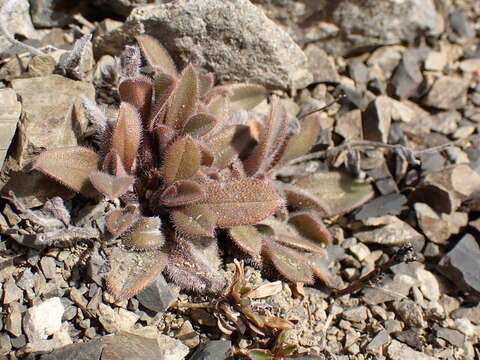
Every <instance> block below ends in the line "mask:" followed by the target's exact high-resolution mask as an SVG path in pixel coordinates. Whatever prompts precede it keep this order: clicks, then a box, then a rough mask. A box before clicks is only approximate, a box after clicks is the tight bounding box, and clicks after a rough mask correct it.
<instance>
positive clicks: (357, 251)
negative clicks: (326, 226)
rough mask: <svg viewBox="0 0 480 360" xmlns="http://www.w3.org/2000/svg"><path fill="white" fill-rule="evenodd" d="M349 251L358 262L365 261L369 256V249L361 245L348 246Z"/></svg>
mask: <svg viewBox="0 0 480 360" xmlns="http://www.w3.org/2000/svg"><path fill="white" fill-rule="evenodd" d="M349 250H350V252H351V253H352V254H353V255H355V257H356V258H357V259H358V260H359V261H363V260H365V259H366V258H367V257H368V256H369V255H370V249H369V248H368V246H367V245H365V244H362V243H356V244H354V245H352V246H350V247H349Z"/></svg>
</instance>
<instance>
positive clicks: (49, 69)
mask: <svg viewBox="0 0 480 360" xmlns="http://www.w3.org/2000/svg"><path fill="white" fill-rule="evenodd" d="M56 65H57V62H56V61H55V59H54V58H53V57H52V56H49V55H37V56H34V57H33V58H32V60H31V61H30V63H29V64H28V75H29V76H32V77H34V76H47V75H50V74H52V73H53V71H54V70H55V67H56Z"/></svg>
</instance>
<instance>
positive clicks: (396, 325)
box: [383, 320, 403, 334]
mask: <svg viewBox="0 0 480 360" xmlns="http://www.w3.org/2000/svg"><path fill="white" fill-rule="evenodd" d="M383 326H384V327H385V330H386V331H387V333H389V334H391V333H397V332H400V331H402V329H403V326H402V322H401V321H398V320H386V321H385V322H384V323H383Z"/></svg>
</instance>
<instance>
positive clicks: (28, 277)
mask: <svg viewBox="0 0 480 360" xmlns="http://www.w3.org/2000/svg"><path fill="white" fill-rule="evenodd" d="M34 285H35V276H34V275H33V273H32V270H30V268H26V269H25V270H24V271H23V273H22V275H21V276H20V278H19V279H18V280H17V286H18V287H19V288H20V289H22V290H27V289H31V288H33V287H34Z"/></svg>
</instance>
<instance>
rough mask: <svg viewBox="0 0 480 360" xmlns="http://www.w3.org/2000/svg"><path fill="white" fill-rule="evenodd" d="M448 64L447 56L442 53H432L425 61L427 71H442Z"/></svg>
mask: <svg viewBox="0 0 480 360" xmlns="http://www.w3.org/2000/svg"><path fill="white" fill-rule="evenodd" d="M447 63H448V58H447V55H446V54H445V53H443V52H441V51H430V53H429V54H428V56H427V58H426V60H425V70H431V71H442V70H443V69H444V68H445V66H446V65H447Z"/></svg>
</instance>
